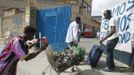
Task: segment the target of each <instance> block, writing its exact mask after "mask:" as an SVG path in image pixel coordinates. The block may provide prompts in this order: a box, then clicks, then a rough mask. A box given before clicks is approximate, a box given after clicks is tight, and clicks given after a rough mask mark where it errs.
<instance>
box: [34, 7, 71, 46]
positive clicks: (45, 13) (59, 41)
mask: <svg viewBox="0 0 134 75" xmlns="http://www.w3.org/2000/svg"><path fill="white" fill-rule="evenodd" d="M70 20H71V6H63V7H57V8H51V9H42V10H38V11H37V18H36V28H37V34H39V33H40V32H41V36H42V37H43V36H46V38H47V41H48V43H49V45H53V46H60V48H66V47H67V44H66V43H65V38H66V34H67V29H68V26H69V23H70Z"/></svg>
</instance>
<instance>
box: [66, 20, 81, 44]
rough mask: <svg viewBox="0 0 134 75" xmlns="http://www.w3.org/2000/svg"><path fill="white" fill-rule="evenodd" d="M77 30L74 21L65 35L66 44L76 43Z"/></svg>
mask: <svg viewBox="0 0 134 75" xmlns="http://www.w3.org/2000/svg"><path fill="white" fill-rule="evenodd" d="M78 29H79V24H77V23H76V21H73V22H71V24H70V25H69V27H68V31H67V35H66V43H70V42H74V41H78Z"/></svg>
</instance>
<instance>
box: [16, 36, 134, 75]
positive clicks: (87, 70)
mask: <svg viewBox="0 0 134 75" xmlns="http://www.w3.org/2000/svg"><path fill="white" fill-rule="evenodd" d="M94 44H99V43H98V40H97V39H95V38H82V39H81V41H80V43H79V45H80V46H81V47H84V48H85V49H86V53H87V54H88V52H89V50H90V49H91V47H92V46H93V45H94ZM86 59H87V55H86V56H85V61H86ZM115 65H116V71H114V72H105V71H102V68H104V67H105V54H103V55H102V56H101V59H100V61H99V63H98V65H97V67H96V68H95V69H92V68H91V67H90V65H88V64H86V63H84V64H82V65H79V66H77V67H78V68H79V71H77V72H71V68H69V69H67V70H65V71H64V72H62V73H59V74H57V73H56V72H55V71H54V70H53V69H52V67H51V66H50V64H49V63H48V60H47V57H46V52H45V51H43V52H42V53H40V54H39V55H38V56H37V57H36V58H34V59H32V60H30V61H19V63H18V66H17V75H134V72H131V69H130V68H129V67H128V66H127V65H126V64H124V63H121V62H119V61H117V60H115Z"/></svg>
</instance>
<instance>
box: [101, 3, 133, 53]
mask: <svg viewBox="0 0 134 75" xmlns="http://www.w3.org/2000/svg"><path fill="white" fill-rule="evenodd" d="M111 11H112V15H113V16H116V17H117V24H118V31H119V42H118V47H116V49H119V50H125V51H129V52H131V51H130V50H131V38H132V34H133V33H132V32H133V29H134V27H133V26H132V21H133V20H132V19H133V18H134V0H127V1H126V2H123V3H121V4H120V5H118V6H116V7H113V8H111ZM109 28H110V27H109V20H106V19H103V18H102V21H101V33H100V36H101V38H102V37H105V36H106V35H107V33H108V30H109ZM132 28H133V29H132ZM123 46H127V47H126V49H123Z"/></svg>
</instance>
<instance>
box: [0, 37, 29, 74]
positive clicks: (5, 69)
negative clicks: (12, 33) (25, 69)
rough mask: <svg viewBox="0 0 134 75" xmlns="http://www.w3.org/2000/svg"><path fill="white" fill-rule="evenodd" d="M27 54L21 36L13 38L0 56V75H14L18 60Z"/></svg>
mask: <svg viewBox="0 0 134 75" xmlns="http://www.w3.org/2000/svg"><path fill="white" fill-rule="evenodd" d="M27 53H28V48H27V47H26V46H25V44H24V40H23V39H22V37H21V36H17V37H14V38H13V39H12V40H11V41H9V42H8V44H7V45H6V46H5V48H4V49H3V50H2V52H1V54H0V75H16V65H17V62H18V61H19V59H21V58H22V57H23V56H25V55H26V54H27Z"/></svg>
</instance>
